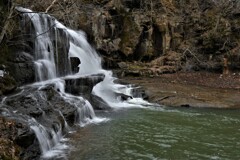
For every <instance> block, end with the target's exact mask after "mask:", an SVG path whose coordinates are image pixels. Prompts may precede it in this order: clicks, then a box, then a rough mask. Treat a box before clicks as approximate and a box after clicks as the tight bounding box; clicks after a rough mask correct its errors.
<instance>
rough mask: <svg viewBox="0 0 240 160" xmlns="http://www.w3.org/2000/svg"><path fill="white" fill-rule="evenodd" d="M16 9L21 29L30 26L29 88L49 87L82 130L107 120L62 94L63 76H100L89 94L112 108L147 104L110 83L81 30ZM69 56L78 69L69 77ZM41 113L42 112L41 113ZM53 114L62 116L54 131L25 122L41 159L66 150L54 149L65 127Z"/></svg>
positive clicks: (129, 89) (83, 102)
mask: <svg viewBox="0 0 240 160" xmlns="http://www.w3.org/2000/svg"><path fill="white" fill-rule="evenodd" d="M16 9H17V10H18V11H20V12H22V15H23V17H24V19H23V21H24V23H23V26H24V25H26V23H31V26H32V29H30V31H31V32H32V33H31V34H32V37H33V39H34V44H33V45H34V64H35V73H36V83H34V84H32V85H31V86H32V87H37V88H38V90H39V92H40V91H41V89H43V88H44V87H46V86H48V85H49V84H53V85H54V87H55V90H57V91H58V92H59V94H60V95H61V97H62V98H63V99H64V101H65V102H66V103H67V104H69V105H71V106H74V107H75V108H76V109H77V115H76V117H75V123H76V124H77V125H79V126H81V127H84V126H85V125H87V124H89V123H100V122H103V121H107V120H108V119H107V118H100V117H97V116H96V115H95V113H94V110H93V107H92V105H91V103H90V102H89V101H88V100H87V99H85V98H83V97H82V96H79V95H72V94H70V93H66V92H65V87H66V86H65V81H64V77H66V76H67V77H71V78H76V79H77V78H79V77H85V76H89V75H93V74H103V75H104V76H105V78H104V80H103V81H102V82H100V83H98V84H97V85H95V86H94V87H93V90H92V94H93V95H96V96H97V97H100V98H101V99H102V100H103V101H104V102H105V103H106V104H108V105H109V106H110V107H112V108H121V107H145V106H148V105H151V104H150V103H148V102H146V101H144V100H143V99H142V98H141V97H135V96H134V95H133V94H132V90H133V89H134V87H132V86H130V85H121V84H116V83H115V82H114V81H115V80H116V78H115V77H113V73H112V71H107V70H104V69H103V68H102V66H101V57H100V56H99V55H98V54H97V52H96V51H95V49H93V48H92V47H91V45H90V44H89V43H88V41H87V39H86V35H85V33H84V32H83V31H74V30H72V29H69V28H67V27H65V26H64V25H63V24H61V23H60V22H58V21H57V20H56V19H55V18H54V17H52V16H50V15H47V14H41V13H34V12H32V11H31V10H29V9H25V8H22V7H17V8H16ZM63 44H64V45H63ZM71 57H75V58H78V59H79V60H80V62H81V63H80V65H79V66H78V67H79V71H78V73H76V74H74V75H72V68H71V67H72V66H71V62H70V58H71ZM122 95H126V97H128V98H126V99H123V98H122ZM40 96H42V99H43V100H44V101H48V100H47V98H46V97H44V96H43V95H40ZM42 112H43V113H44V111H42ZM56 112H57V113H58V115H59V117H62V119H63V121H64V123H63V125H57V126H55V128H49V126H47V125H43V124H42V123H41V122H39V121H38V120H37V119H34V118H30V119H29V120H28V122H29V125H30V128H31V129H32V130H33V131H34V132H35V134H36V137H37V139H38V141H39V144H40V148H41V151H42V154H43V157H49V155H50V157H51V156H53V155H55V154H59V152H60V151H59V150H58V149H59V148H60V150H61V149H62V148H64V149H65V148H66V147H57V146H59V144H61V141H62V139H63V136H64V133H63V132H64V131H63V129H62V128H66V129H69V126H68V124H67V122H66V120H65V118H64V116H63V114H62V113H61V111H60V110H56ZM44 114H45V113H44ZM46 119H47V118H46ZM54 153H55V154H54Z"/></svg>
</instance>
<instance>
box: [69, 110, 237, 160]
mask: <svg viewBox="0 0 240 160" xmlns="http://www.w3.org/2000/svg"><path fill="white" fill-rule="evenodd" d="M239 112H240V110H217V109H189V108H187V109H186V108H181V109H175V108H168V109H167V108H152V109H140V108H139V109H138V108H133V109H123V110H117V111H111V112H99V113H97V114H98V115H100V116H106V117H110V119H111V120H110V121H108V122H106V123H100V124H98V125H94V124H92V125H89V126H86V127H84V128H81V129H79V130H78V131H77V132H75V133H72V134H70V142H69V143H71V146H72V151H71V152H70V154H69V159H71V160H79V159H82V160H110V159H111V160H112V159H121V160H125V159H133V160H135V159H144V160H145V159H151V160H152V159H240V152H239V150H238V148H239V147H240V140H239V137H240V116H239Z"/></svg>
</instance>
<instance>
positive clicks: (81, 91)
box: [64, 74, 105, 98]
mask: <svg viewBox="0 0 240 160" xmlns="http://www.w3.org/2000/svg"><path fill="white" fill-rule="evenodd" d="M104 77H105V76H104V75H103V74H97V75H91V76H87V77H79V78H65V79H64V80H65V82H66V85H65V91H66V92H68V93H71V94H74V95H83V96H85V97H88V98H89V97H90V94H91V92H92V89H93V87H94V86H95V85H96V84H97V83H99V82H101V81H103V79H104Z"/></svg>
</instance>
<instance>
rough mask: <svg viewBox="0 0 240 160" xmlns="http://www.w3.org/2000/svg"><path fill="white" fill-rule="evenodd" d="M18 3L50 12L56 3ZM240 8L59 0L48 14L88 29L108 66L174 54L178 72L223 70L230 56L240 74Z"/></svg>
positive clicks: (209, 2) (196, 2)
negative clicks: (181, 70) (226, 59)
mask: <svg viewBox="0 0 240 160" xmlns="http://www.w3.org/2000/svg"><path fill="white" fill-rule="evenodd" d="M18 3H19V4H21V5H25V6H27V7H31V8H32V9H33V10H36V11H45V10H46V8H48V7H49V6H51V3H52V1H44V3H42V5H39V3H41V2H40V1H39V2H37V3H35V2H34V3H33V2H32V1H27V0H26V1H24V2H18ZM239 7H240V6H239V2H236V1H228V2H225V1H218V2H216V1H213V0H204V1H203V0H192V1H188V0H181V1H178V0H172V1H167V0H151V1H147V0H142V1H129V0H106V1H90V0H78V1H63V0H59V1H57V2H56V3H54V4H53V5H52V6H51V7H50V9H49V10H48V13H50V14H52V15H54V16H55V17H57V18H58V19H59V20H60V21H62V22H63V23H65V24H66V25H67V26H69V27H71V28H74V29H82V30H84V31H85V32H86V33H87V35H88V36H89V39H90V40H91V41H92V43H93V44H94V45H95V46H96V48H97V49H98V51H99V53H100V54H102V55H103V56H105V66H106V67H111V68H113V67H118V66H117V65H116V63H115V62H116V61H142V62H150V61H151V60H154V59H156V58H158V57H162V56H168V55H169V52H172V51H174V52H176V53H177V54H178V58H176V59H174V61H175V62H174V63H176V64H170V66H174V67H173V68H174V69H173V70H178V68H180V69H184V70H201V69H207V70H213V71H221V70H222V67H223V58H224V56H226V57H228V59H229V61H228V62H229V67H230V68H231V69H239V63H238V62H237V61H236V59H239V45H238V41H239V38H240V37H239V35H238V34H236V33H238V32H239V27H240V21H239V18H238V17H239V11H238V9H239ZM179 57H181V58H180V60H179ZM180 62H181V63H180ZM158 66H159V67H161V66H169V64H166V65H163V64H158Z"/></svg>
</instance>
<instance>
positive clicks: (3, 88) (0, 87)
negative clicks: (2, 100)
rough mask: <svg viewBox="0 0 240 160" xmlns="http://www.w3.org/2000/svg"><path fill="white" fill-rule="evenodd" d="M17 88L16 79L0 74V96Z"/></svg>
mask: <svg viewBox="0 0 240 160" xmlns="http://www.w3.org/2000/svg"><path fill="white" fill-rule="evenodd" d="M16 88H17V85H16V81H15V80H14V79H13V78H12V77H10V76H9V75H7V74H4V76H0V96H1V95H3V94H9V93H11V92H13V91H14V90H15V89H16Z"/></svg>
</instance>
